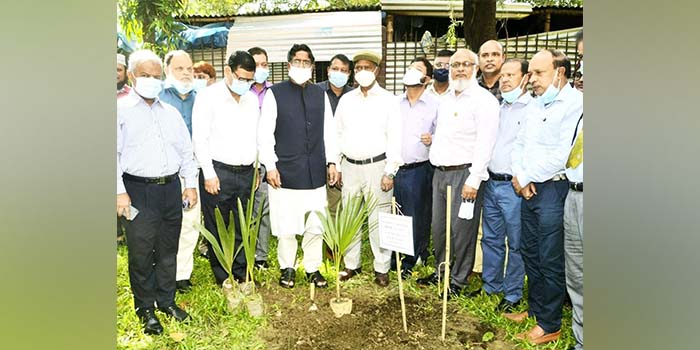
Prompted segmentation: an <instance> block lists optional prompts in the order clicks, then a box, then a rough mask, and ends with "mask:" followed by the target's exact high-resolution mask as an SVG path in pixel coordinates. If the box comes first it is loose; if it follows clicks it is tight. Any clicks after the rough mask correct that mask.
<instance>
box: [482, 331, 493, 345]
mask: <svg viewBox="0 0 700 350" xmlns="http://www.w3.org/2000/svg"><path fill="white" fill-rule="evenodd" d="M495 337H496V336H495V335H494V334H493V332H486V333H484V335H483V336H482V337H481V341H483V342H484V343H486V342H490V341H491V340H493V338H495Z"/></svg>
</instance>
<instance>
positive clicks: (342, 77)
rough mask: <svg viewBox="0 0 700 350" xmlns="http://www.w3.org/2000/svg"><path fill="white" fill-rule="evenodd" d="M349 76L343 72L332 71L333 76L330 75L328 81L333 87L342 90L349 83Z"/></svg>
mask: <svg viewBox="0 0 700 350" xmlns="http://www.w3.org/2000/svg"><path fill="white" fill-rule="evenodd" d="M348 76H349V75H348V74H345V73H343V72H338V71H331V74H329V75H328V80H329V81H330V82H331V84H333V86H335V87H337V88H342V87H343V86H345V84H347V83H348Z"/></svg>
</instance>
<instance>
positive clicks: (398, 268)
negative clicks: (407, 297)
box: [391, 196, 408, 333]
mask: <svg viewBox="0 0 700 350" xmlns="http://www.w3.org/2000/svg"><path fill="white" fill-rule="evenodd" d="M391 213H392V214H394V215H396V197H393V196H392V197H391ZM396 276H398V277H399V299H401V318H402V319H403V331H404V332H406V333H408V326H407V325H406V302H405V301H404V298H403V282H402V278H401V259H400V258H399V252H396Z"/></svg>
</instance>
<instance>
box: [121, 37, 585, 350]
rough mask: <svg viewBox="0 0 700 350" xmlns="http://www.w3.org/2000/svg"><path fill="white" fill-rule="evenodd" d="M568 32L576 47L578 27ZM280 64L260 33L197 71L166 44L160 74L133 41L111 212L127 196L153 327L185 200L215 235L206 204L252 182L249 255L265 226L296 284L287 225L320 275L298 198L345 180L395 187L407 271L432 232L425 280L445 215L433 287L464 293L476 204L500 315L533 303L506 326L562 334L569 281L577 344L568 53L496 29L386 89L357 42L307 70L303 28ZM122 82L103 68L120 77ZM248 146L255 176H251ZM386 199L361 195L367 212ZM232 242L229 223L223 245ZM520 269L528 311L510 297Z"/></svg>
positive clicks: (180, 283) (242, 193)
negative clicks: (211, 77)
mask: <svg viewBox="0 0 700 350" xmlns="http://www.w3.org/2000/svg"><path fill="white" fill-rule="evenodd" d="M581 35H582V34H581ZM578 42H580V44H579V53H580V55H581V57H582V54H583V42H582V36H581V38H580V40H579V41H578ZM118 60H119V59H118ZM287 64H288V65H287V68H288V72H289V79H288V80H284V81H282V82H280V83H277V84H270V83H269V82H267V78H268V77H269V70H268V67H267V66H268V58H267V53H266V52H265V50H263V49H261V48H257V47H256V48H251V49H249V50H248V51H236V52H234V53H232V54H231V56H230V57H229V59H228V62H227V65H226V67H225V68H224V79H223V80H221V81H219V82H217V83H214V84H212V85H211V86H209V87H206V88H204V87H199V88H197V87H196V86H195V85H197V84H195V82H194V79H193V78H192V62H191V59H190V58H189V56H188V55H187V53H185V52H183V51H175V52H172V53H169V54H168V55H166V57H165V70H166V81H165V85H164V86H165V87H166V88H165V89H164V90H162V89H161V84H162V83H161V82H160V75H161V66H162V63H161V61H160V59H159V58H158V57H157V56H156V55H155V54H153V53H152V52H150V51H139V52H135V53H133V54H132V55H131V57H130V59H129V66H128V72H129V78H130V79H131V81H132V84H133V89H132V90H131V91H127V92H125V93H124V92H123V91H122V92H123V93H124V97H121V98H120V99H119V103H118V135H117V137H118V149H117V159H118V163H117V165H118V166H117V213H118V215H121V216H125V217H130V216H131V214H132V213H130V208H134V207H135V208H137V210H138V211H139V214H138V215H137V216H136V217H135V218H133V219H132V220H130V221H128V222H127V223H126V224H125V226H126V232H127V244H128V248H129V271H130V279H131V284H132V290H133V291H134V302H135V306H136V308H137V314H138V315H139V316H140V317H141V319H142V321H143V322H144V327H145V331H146V332H147V333H155V334H157V333H160V332H162V327H161V326H160V324H159V322H158V319H157V318H156V316H155V314H154V312H153V310H154V307H155V305H156V304H157V307H158V308H159V309H160V310H161V311H164V312H166V314H169V315H172V316H174V317H175V318H177V319H181V320H182V319H185V318H186V317H187V313H186V312H185V311H184V310H181V309H179V308H178V307H177V306H176V305H175V303H174V296H175V290H176V287H177V288H180V287H182V288H181V289H183V290H186V289H187V288H188V287H189V285H190V283H189V276H190V274H191V270H192V267H191V266H192V257H193V254H192V253H193V250H194V247H195V246H196V242H197V237H198V235H197V232H196V231H195V230H194V229H193V228H192V224H191V220H199V215H200V210H199V209H198V208H199V207H198V206H199V205H200V204H199V199H201V213H202V214H203V217H204V226H205V227H206V228H207V229H208V230H209V231H210V232H212V233H213V234H214V235H215V236H216V237H218V235H217V230H216V223H215V218H214V210H215V208H217V207H218V208H219V209H220V210H221V211H222V212H223V213H228V212H229V211H234V214H235V217H237V206H236V201H237V199H239V198H240V200H241V202H242V204H243V206H245V205H246V203H247V199H248V198H249V197H250V194H251V193H250V190H251V185H254V186H253V187H254V188H255V189H256V197H255V198H256V206H259V205H266V206H267V205H268V203H269V218H268V216H267V215H265V218H267V220H269V223H267V224H266V223H263V229H261V233H260V234H261V239H260V242H261V243H262V244H261V245H259V246H258V250H257V252H256V260H258V261H257V262H256V264H257V265H258V266H259V267H263V268H264V267H266V266H267V263H266V260H267V246H268V242H269V240H268V239H267V238H266V237H267V236H269V234H270V232H271V233H272V235H274V236H276V237H277V239H278V252H277V256H278V262H279V266H280V270H281V271H280V280H279V284H280V286H282V287H285V288H293V287H294V283H295V278H296V261H297V259H296V257H297V250H298V243H297V236H298V235H301V236H302V237H303V238H302V242H301V246H302V250H303V262H302V263H303V266H304V270H305V272H306V274H307V276H306V277H307V278H308V279H309V281H310V282H311V283H314V284H315V285H316V286H317V287H319V288H325V287H327V285H328V284H327V281H326V280H325V278H324V276H323V275H322V274H321V273H320V272H319V267H320V265H321V262H322V256H323V251H322V250H323V248H322V239H321V235H322V226H321V223H320V221H319V220H318V218H317V217H316V216H315V215H313V214H312V215H307V214H308V213H309V212H312V213H313V212H314V211H321V212H323V211H324V209H325V208H326V207H329V209H330V210H331V212H332V213H334V212H335V208H336V205H337V203H338V202H339V201H340V199H341V198H348V197H349V196H354V195H358V194H360V195H362V196H363V197H364V198H365V199H368V198H369V197H370V196H371V197H373V198H375V199H377V200H378V202H379V203H380V204H387V203H390V202H391V198H392V196H395V197H396V202H397V203H398V204H399V206H400V208H401V211H402V213H403V214H404V215H408V216H411V217H412V218H413V233H414V254H413V255H412V256H411V255H406V256H404V257H403V259H402V261H401V271H402V275H403V276H404V277H408V276H409V275H410V274H411V271H412V269H413V268H414V266H415V265H416V264H417V263H419V262H421V261H422V262H426V260H427V259H428V256H429V255H430V253H431V252H429V251H428V246H429V240H430V237H431V236H430V233H432V242H433V248H434V252H433V254H434V256H435V270H436V273H434V274H431V275H429V276H427V277H424V278H420V279H418V281H417V282H418V283H419V284H433V283H436V282H437V279H438V274H439V273H441V271H444V261H445V260H446V256H445V251H446V249H445V242H446V237H445V233H446V231H447V228H446V225H447V224H449V225H450V232H451V237H450V239H451V248H450V251H451V255H452V256H451V257H450V259H449V260H450V263H451V268H450V271H451V273H450V288H449V290H448V291H446V292H447V293H449V294H450V295H451V296H454V295H458V294H462V293H464V292H463V291H464V288H465V287H466V285H467V279H468V278H469V277H470V275H471V273H472V270H473V267H474V263H475V256H476V244H477V240H478V239H477V236H478V231H479V226H480V225H481V217H482V209H483V238H482V240H481V242H482V250H483V254H484V256H483V281H484V283H483V291H484V292H485V293H487V294H496V293H503V298H502V299H501V303H500V304H499V306H498V308H499V310H501V311H503V312H505V314H504V315H505V317H507V318H509V319H512V320H514V321H517V322H521V321H523V320H524V319H525V318H527V317H528V316H534V317H535V318H536V319H537V325H536V326H535V327H534V328H533V329H531V330H529V331H528V332H526V333H523V334H522V335H520V336H521V337H522V338H523V339H527V340H529V341H531V342H533V343H536V344H538V343H544V342H548V341H552V340H555V339H557V338H558V337H559V334H560V327H561V311H562V305H563V301H564V297H565V293H566V290H565V288H567V287H568V289H569V294H570V295H571V300H572V303H573V306H574V334H575V336H576V340H577V343H578V344H577V348H579V349H582V348H583V345H582V344H583V333H582V332H583V328H582V323H583V314H582V302H583V286H582V275H583V270H582V190H583V177H582V139H583V131H582V115H583V113H582V110H583V105H582V93H581V92H580V91H579V90H577V89H575V88H573V87H572V86H571V85H570V84H569V82H568V79H569V78H570V77H571V75H572V67H571V63H570V61H569V59H568V58H567V57H566V56H565V55H564V54H563V53H561V52H560V51H558V50H542V51H540V52H538V53H537V54H536V55H535V56H534V57H533V58H532V59H531V61H530V62H528V61H526V60H524V59H518V58H510V59H507V60H506V58H505V52H504V50H503V47H502V46H501V44H500V43H498V42H497V41H493V40H492V41H488V42H486V43H484V44H483V45H482V46H481V48H480V50H479V52H478V53H475V52H472V51H470V50H467V49H459V50H457V51H456V52H452V51H448V50H443V51H440V52H438V54H437V57H436V58H435V60H434V61H433V62H430V61H429V60H427V59H425V58H423V57H417V58H415V59H414V60H413V61H412V62H411V64H410V66H409V68H408V69H407V71H406V73H405V75H404V77H403V84H404V86H405V87H406V91H405V92H404V93H403V94H401V95H399V96H395V95H393V94H392V93H390V92H388V91H387V90H385V89H384V88H382V87H381V86H380V85H379V84H378V82H377V80H376V78H377V76H378V74H379V70H380V65H381V57H380V55H378V54H377V53H376V52H372V51H360V52H358V53H356V54H355V55H354V56H353V58H352V61H351V60H350V59H349V58H348V57H346V56H345V55H342V54H338V55H336V56H334V57H333V58H332V59H331V61H330V66H329V67H328V71H327V73H328V77H329V79H328V80H327V81H324V82H320V83H318V84H313V83H312V82H311V79H312V76H313V67H314V66H315V58H314V55H313V53H312V51H311V49H310V48H309V47H308V46H307V45H304V44H295V45H293V46H292V47H291V49H290V50H289V52H288V55H287ZM581 67H582V65H581ZM478 71H480V72H481V75H478V74H477V72H478ZM351 73H353V74H352V76H353V77H354V81H355V82H357V87H356V88H353V87H352V86H351V85H352V84H349V83H352V81H351V79H350V77H351ZM118 76H119V75H118ZM528 84H529V85H531V86H532V89H531V90H532V92H530V91H528V88H527V86H528ZM123 86H124V84H122V85H121V86H120V85H119V82H118V86H117V87H118V90H120V89H122V88H123ZM577 87H580V90H582V84H580V85H577ZM256 160H259V161H260V162H261V165H262V167H261V174H263V175H264V176H263V178H264V181H263V182H262V183H258V184H253V183H252V181H253V178H254V171H255V168H254V166H253V164H254V163H255V162H256ZM567 179H568V180H567ZM448 186H450V187H451V189H452V198H454V199H455V200H453V202H452V203H451V204H450V205H451V211H452V213H455V214H456V213H458V212H460V208H461V207H463V206H464V207H466V208H467V211H468V213H467V214H466V215H462V213H460V215H453V216H452V217H451V221H450V222H449V223H446V210H447V207H446V205H447V203H446V196H447V193H446V190H447V187H448ZM263 197H268V198H267V199H268V200H261V199H262V198H263ZM182 200H184V202H183V201H182ZM176 209H177V210H176ZM390 210H391V208H390V207H389V206H388V205H380V206H378V207H376V208H375V209H374V210H373V212H372V213H371V214H370V218H369V220H370V223H371V224H372V223H373V222H376V221H377V220H378V215H379V212H389V211H390ZM462 211H464V210H462ZM263 212H264V213H267V210H264V211H263ZM188 217H189V218H190V219H188ZM224 218H225V221H228V215H224ZM227 224H228V222H227ZM235 224H236V225H238V223H237V222H236V223H235ZM371 226H372V227H373V228H372V229H371V230H370V232H369V243H370V246H371V251H372V254H373V268H374V276H375V279H374V281H375V283H376V284H377V285H379V286H382V287H385V286H387V285H388V284H389V278H388V271H389V270H390V269H391V267H392V259H391V254H392V252H391V251H389V250H386V249H383V248H381V247H380V246H379V232H378V228H377V226H376V225H371ZM236 228H237V230H236V232H240V230H239V228H238V227H236ZM358 234H360V233H358ZM240 242H241V237H240V234H237V236H236V246H240ZM360 251H361V241H358V242H357V243H356V244H355V245H353V246H351V247H350V248H349V251H348V252H347V254H346V256H345V260H344V265H345V268H344V270H342V271H339V274H340V277H341V280H343V281H345V280H348V279H350V278H352V277H353V276H355V275H357V274H360V273H361V265H362V264H361V259H360ZM506 251H507V254H506ZM181 255H182V256H181ZM506 259H507V264H506V263H505V260H506ZM565 261H566V262H565ZM154 263H155V264H154ZM210 264H211V267H212V271H213V274H214V276H215V278H216V281H217V283H219V284H221V283H222V282H223V281H224V280H225V279H226V278H227V274H226V273H225V271H224V269H223V268H222V267H221V266H220V265H219V262H218V260H217V259H216V258H215V257H214V256H213V254H210ZM245 264H246V262H245V259H244V258H243V256H242V254H240V255H239V256H238V257H237V258H236V260H235V261H234V263H233V266H232V268H233V275H234V278H236V279H237V280H242V279H243V277H244V273H245ZM504 265H505V266H504ZM565 266H566V267H565ZM181 269H182V273H181V272H180V271H181ZM565 270H566V273H565ZM525 275H527V276H528V286H529V293H528V305H529V311H526V312H524V313H517V312H516V310H517V309H518V308H519V306H520V304H521V299H522V294H523V293H522V292H523V284H524V280H525ZM176 281H177V282H176ZM470 295H472V296H473V295H474V293H470ZM154 302H155V303H154Z"/></svg>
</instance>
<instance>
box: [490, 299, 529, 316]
mask: <svg viewBox="0 0 700 350" xmlns="http://www.w3.org/2000/svg"><path fill="white" fill-rule="evenodd" d="M522 304H523V300H522V299H520V300H518V301H517V302H515V303H511V302H510V301H508V300H506V298H503V299H501V302H500V303H498V306H496V311H500V312H503V313H516V312H518V309H519V308H520V306H521V305H522Z"/></svg>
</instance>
